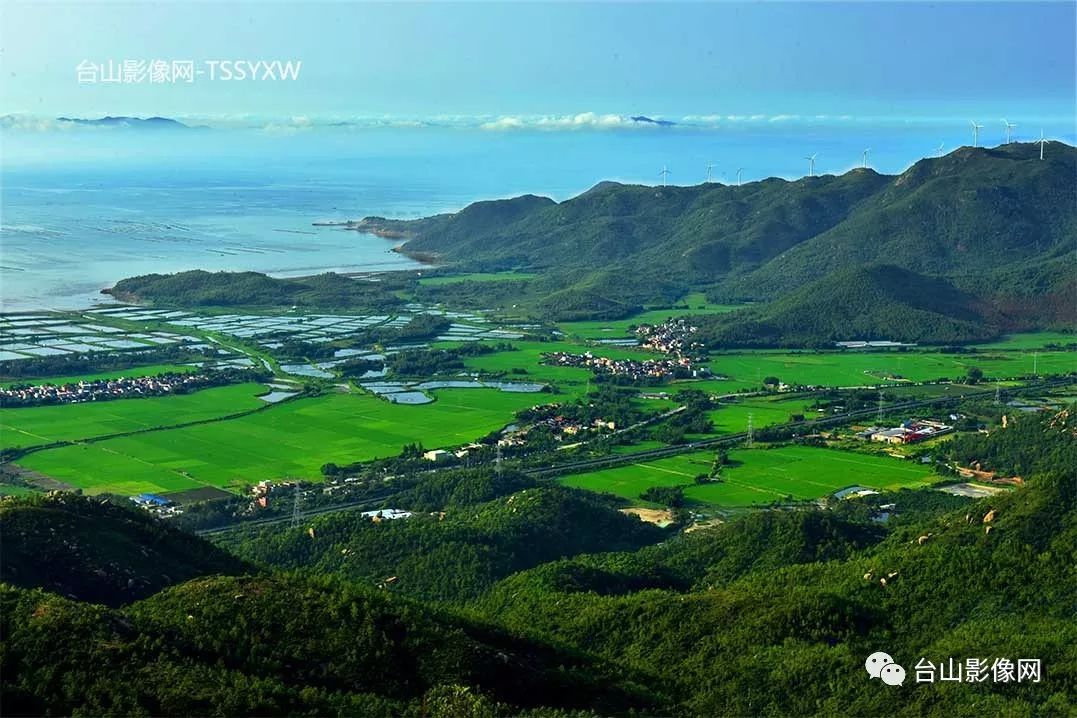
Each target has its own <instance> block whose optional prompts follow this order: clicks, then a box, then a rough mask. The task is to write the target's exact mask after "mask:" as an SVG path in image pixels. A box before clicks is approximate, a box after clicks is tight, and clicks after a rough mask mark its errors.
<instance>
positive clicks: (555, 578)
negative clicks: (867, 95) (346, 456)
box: [0, 411, 1077, 718]
mask: <svg viewBox="0 0 1077 718" xmlns="http://www.w3.org/2000/svg"><path fill="white" fill-rule="evenodd" d="M1075 440H1077V419H1075V418H1074V416H1073V415H1071V414H1070V413H1069V412H1068V411H1060V412H1056V413H1053V414H1041V415H1033V414H1022V415H1021V416H1020V417H1018V418H1017V420H1016V421H1008V422H1007V426H1006V428H996V429H994V430H993V431H991V432H990V433H989V434H987V435H984V436H982V437H979V436H978V437H974V438H971V439H967V440H966V439H960V438H959V439H954V440H953V441H952V442H951V443H949V444H944V445H942V446H940V447H939V449H938V450H939V451H940V452H941V453H942V454H944V455H946V456H948V457H950V458H952V459H958V460H961V461H966V460H968V458H969V457H972V456H975V457H979V459H980V460H981V461H982V462H983V464H984V465H985V466H987V467H990V468H996V469H998V470H1003V471H1009V470H1015V471H1020V472H1023V473H1024V474H1025V476H1024V478H1025V483H1024V485H1023V486H1020V487H1018V488H1016V489H1014V490H1013V491H1010V492H1004V493H1000V494H997V495H993V496H991V497H989V498H985V499H981V500H979V501H972V500H969V499H965V498H961V497H955V496H950V495H947V494H941V493H939V492H937V491H934V490H931V489H918V490H915V491H910V490H903V491H898V492H890V493H887V494H883V495H879V496H870V497H863V498H860V499H848V500H844V501H839V500H834V501H833V502H831V503H830V504H829V505H828V506H827V507H826V508H814V507H813V508H803V509H786V510H773V511H766V512H757V513H752V514H749V515H747V516H742V517H740V518H736V519H733V520H730V521H728V522H727V523H725V524H722V525H719V526H716V527H712V528H705V529H701V530H698V531H694V532H691V533H686V534H672V535H671V534H669V533H668V532H666V531H660V530H658V529H655V528H653V527H648V526H644V525H642V524H640V522H639V521H638V520H637V519H635V518H634V517H628V516H624V515H622V514H620V513H619V512H618V511H616V509H615V505H614V504H611V503H609V502H607V501H606V500H604V499H602V498H594V497H588V496H587V495H584V494H579V493H578V492H575V491H568V490H562V489H557V490H551V489H546V488H534V487H530V488H527V487H523V488H521V484H522V483H525V482H526V480H523V479H521V478H520V477H515V478H513V477H510V481H509V483H510V485H511V486H513V488H512V489H510V490H509V491H508V492H506V493H502V492H500V491H499V490H498V489H497V487H496V486H495V485H493V484H492V483H491V478H496V477H492V476H491V475H490V474H488V473H486V474H481V473H480V474H478V475H476V477H475V479H476V480H475V481H471V480H470V475H469V473H468V471H466V470H459V471H457V472H453V473H452V474H451V475H450V476H449V477H448V478H446V479H445V480H444V481H438V482H435V485H432V486H431V487H430V489H429V490H419V486H415V487H413V488H412V489H409V492H410V493H408V494H407V495H406V496H403V498H402V500H403V501H404V502H405V503H407V504H408V505H409V506H411V507H413V508H416V509H417V510H418V509H419V507H420V506H421V507H423V508H422V510H423V511H425V512H426V513H424V514H423V515H416V516H413V517H411V518H407V519H397V520H395V521H382V522H380V523H376V522H372V521H371V520H369V519H362V518H360V517H359V515H358V514H350V515H349V514H341V515H339V516H337V517H325V518H321V519H318V520H316V521H314V522H313V523H312V524H311V525H310V526H304V527H302V528H300V529H296V530H292V529H284V530H281V531H279V532H278V533H276V534H274V533H273V532H272V531H266V532H255V533H251V534H248V535H240V536H238V537H237V538H234V539H232V540H231V541H229V542H228V543H229V545H231V546H233V547H235V549H236V550H237V551H240V552H242V553H243V554H244V555H246V556H251V557H254V558H256V559H258V561H260V562H262V563H263V566H262V567H261V568H254V567H253V566H251V565H250V564H243V563H242V562H240V561H238V560H236V559H228V560H224V561H223V562H222V561H220V557H221V555H222V553H221V552H220V550H219V549H214V548H213V547H212V546H210V545H209V544H207V543H206V542H205V541H203V540H201V539H196V538H194V537H184V538H182V540H178V539H177V536H176V532H174V531H170V530H167V529H163V528H159V529H153V527H155V526H157V521H156V520H153V519H149V518H146V517H144V516H142V515H140V514H136V512H135V510H134V509H133V508H127V507H125V506H122V507H121V506H110V505H109V504H107V503H102V502H101V501H100V500H88V499H82V498H76V497H70V501H71V502H72V503H71V504H70V505H68V504H67V503H66V502H60V503H57V499H50V500H49V501H46V502H44V503H42V502H40V501H37V502H35V501H31V500H26V499H11V498H9V499H4V500H3V511H2V513H0V519H2V521H3V524H2V530H3V538H4V552H5V558H7V556H9V555H14V556H36V555H41V556H46V557H48V556H53V557H55V556H56V554H57V552H59V551H61V550H62V549H61V548H60V547H67V548H68V549H70V547H71V546H75V547H79V546H82V545H84V544H87V543H88V544H89V546H88V547H86V548H78V550H75V551H73V552H72V556H71V557H70V558H69V559H68V563H67V564H66V567H65V571H66V572H67V574H68V576H69V578H68V580H67V582H66V583H63V584H60V583H57V582H56V580H55V578H54V577H52V576H50V575H48V574H45V573H33V572H30V573H24V574H21V578H20V579H19V584H18V585H19V587H16V586H14V585H12V583H14V582H15V579H14V578H12V577H10V576H9V574H6V573H5V579H6V581H7V582H6V584H5V585H4V586H2V587H0V602H2V603H3V605H2V606H0V631H2V636H3V651H0V676H2V683H0V687H2V696H0V701H2V702H0V709H2V711H3V714H4V715H42V714H75V713H77V714H93V715H105V714H123V715H192V714H197V715H208V714H227V715H252V714H258V715H285V714H287V715H295V714H316V715H372V716H431V717H435V718H448V717H450V716H452V717H456V716H483V717H486V716H489V717H500V718H507V717H508V716H533V717H535V718H539V717H541V716H551V717H552V716H566V715H572V716H585V715H587V716H594V715H602V716H615V715H622V716H628V715H636V716H684V717H686V718H687V717H689V716H738V715H783V716H784V715H798V716H800V715H872V716H875V715H880V716H881V715H887V716H891V715H897V716H910V717H911V716H921V715H937V716H974V715H975V716H979V715H1028V716H1052V717H1054V716H1058V717H1060V718H1061V717H1063V716H1069V715H1072V714H1073V711H1074V710H1075V709H1077V704H1075V702H1074V696H1075V695H1077V624H1075V623H1074V621H1073V617H1074V615H1077V591H1074V586H1077V563H1075V562H1074V561H1073V556H1074V555H1075V550H1077V482H1075V481H1074V476H1073V472H1072V470H1071V466H1072V460H1071V459H1072V457H1071V454H1072V447H1073V446H1074V445H1075ZM880 502H886V503H887V505H888V506H889V504H893V506H890V507H889V508H888V509H887V511H889V512H890V513H891V515H892V516H891V520H890V521H888V522H886V523H879V522H877V521H874V520H872V516H873V515H874V514H875V513H876V511H877V509H878V507H879V506H880ZM45 511H47V512H51V513H45ZM431 511H433V514H430V513H429V512H431ZM442 512H444V516H442ZM53 514H59V515H57V516H54V515H53ZM72 516H74V517H77V519H78V520H77V521H76V520H75V519H74V518H72ZM91 520H92V521H93V522H94V524H93V525H95V526H97V525H100V526H101V527H102V531H100V532H86V531H84V530H83V529H81V528H80V526H82V525H83V523H82V522H84V521H91ZM34 526H39V528H34V529H33V530H28V528H27V527H34ZM308 528H309V529H312V531H308V530H307V529H308ZM98 536H99V537H100V538H98ZM98 544H100V545H98ZM117 546H123V547H129V548H130V549H131V551H134V552H135V553H136V554H137V555H142V556H145V555H146V554H144V553H143V551H142V549H145V550H146V551H150V552H151V553H150V554H149V555H150V556H151V557H152V558H153V560H154V561H157V562H162V563H167V564H168V565H169V566H170V567H171V566H172V565H175V564H177V563H183V562H186V563H185V564H184V565H186V566H188V568H187V569H186V570H187V575H186V576H185V577H183V578H187V577H190V576H199V575H201V574H203V573H208V572H223V573H228V572H230V571H233V570H236V571H238V572H242V573H244V574H245V575H242V576H202V577H195V578H191V579H190V580H187V581H186V582H184V583H179V584H178V585H171V586H168V587H163V588H162V590H159V591H158V592H156V593H154V594H153V595H151V596H148V597H145V598H142V599H141V600H137V601H134V602H133V603H131V602H129V598H130V597H128V596H120V597H119V598H120V599H121V600H117V601H114V602H113V603H114V604H115V605H116V606H117V607H114V608H106V607H104V606H101V605H98V604H95V603H91V602H88V601H87V600H74V599H70V598H65V597H64V596H62V595H58V594H57V593H56V592H57V591H59V592H69V593H72V594H74V595H76V596H79V597H80V598H81V597H86V596H90V595H91V592H90V591H88V590H86V589H84V588H83V587H82V586H83V585H84V584H85V585H87V586H90V587H94V586H96V585H97V583H96V582H97V581H98V580H99V578H100V577H99V576H98V572H97V571H96V570H95V569H96V568H98V566H99V565H100V564H99V563H98V559H97V558H96V557H98V556H101V555H109V556H112V561H113V562H115V563H116V564H118V565H120V566H125V568H124V570H125V572H126V573H125V574H124V575H129V576H131V577H132V578H133V579H134V580H135V581H136V583H137V582H139V581H142V580H144V579H145V578H146V577H152V576H156V575H157V574H158V572H160V571H161V570H162V567H161V566H159V565H151V564H149V563H147V562H146V561H144V560H142V559H138V560H135V561H130V560H129V559H128V563H127V564H124V563H123V561H124V558H123V555H116V554H114V553H113V549H114V547H117ZM155 546H156V547H157V548H156V549H154V547H155ZM179 546H182V547H183V549H184V551H183V554H182V555H177V554H176V553H175V551H174V549H175V548H176V547H179ZM446 546H447V547H449V548H450V549H451V550H448V549H443V548H442V547H446ZM53 547H55V548H53ZM166 547H172V548H168V550H166ZM154 550H156V551H157V553H153V552H154ZM50 552H51V553H50ZM215 561H217V563H214V562H215ZM271 562H276V563H278V564H281V565H286V566H288V567H290V568H294V569H298V570H297V571H288V572H283V571H281V570H280V569H274V568H272V567H269V566H267V565H265V564H269V563H271ZM472 565H473V566H475V567H476V568H475V569H471V568H470V566H472ZM20 573H21V572H20ZM434 575H437V577H436V578H433V577H432V576H434ZM391 576H396V577H397V579H396V580H395V581H389V580H388V579H389V578H390V577H391ZM166 583H168V582H166ZM158 586H164V584H161V583H158ZM379 586H380V587H379ZM405 593H410V594H411V595H412V596H418V595H426V596H430V597H432V598H437V599H439V602H438V603H437V604H436V605H435V604H433V603H422V602H419V601H417V600H415V599H413V598H409V597H407V596H404V595H401V594H405ZM445 599H448V600H445ZM119 604H122V605H119ZM879 650H884V651H886V652H887V653H889V654H890V655H892V656H893V657H894V660H895V661H897V662H898V663H899V664H901V665H903V666H904V667H905V669H906V672H907V679H906V682H905V684H904V685H902V686H900V687H896V686H886V685H882V684H880V682H878V681H872V680H870V679H869V678H868V677H867V675H866V673H865V671H864V659H865V657H867V656H868V655H870V654H871V653H874V652H875V651H879ZM949 658H953V659H954V660H955V661H958V662H962V663H963V662H965V661H966V659H970V658H974V659H984V660H986V661H987V662H988V664H989V665H990V664H991V662H993V661H994V660H995V659H1002V658H1005V659H1009V660H1012V661H1016V660H1017V659H1024V658H1035V659H1039V660H1040V662H1041V666H1042V672H1041V675H1040V680H1038V681H1032V680H1024V681H1017V680H1014V681H1009V682H1002V681H997V680H985V681H973V682H969V681H963V682H958V683H955V682H941V681H939V680H935V681H934V682H930V683H920V682H917V681H916V680H915V678H914V677H915V667H916V666H917V664H918V663H919V662H920V661H921V659H923V660H926V661H930V662H931V663H932V664H934V665H936V666H938V665H940V664H942V663H944V662H945V661H946V660H947V659H949ZM566 710H567V711H570V712H567V713H566V712H564V711H566ZM573 711H577V712H573Z"/></svg>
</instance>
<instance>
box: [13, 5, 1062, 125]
mask: <svg viewBox="0 0 1077 718" xmlns="http://www.w3.org/2000/svg"><path fill="white" fill-rule="evenodd" d="M0 13H2V15H0V49H2V62H3V80H4V81H3V86H2V90H0V92H2V94H0V115H4V114H29V115H37V116H42V117H54V116H60V115H63V116H75V117H98V116H103V115H106V114H111V115H119V114H124V115H140V116H147V115H165V116H173V117H181V118H183V117H187V118H189V117H203V118H212V119H214V120H228V119H234V120H239V121H242V120H243V119H244V118H273V117H283V118H296V117H302V118H329V119H332V118H338V119H339V118H351V117H395V118H431V117H445V116H464V117H484V118H486V120H485V121H491V119H490V118H493V121H497V120H498V119H500V120H501V121H502V122H506V123H509V124H511V123H512V122H513V121H514V118H518V117H529V118H531V120H529V121H534V118H562V119H563V120H564V121H565V122H566V123H567V124H569V125H571V124H572V122H579V123H582V124H585V125H586V124H601V123H602V122H603V120H602V118H603V117H604V116H606V115H610V116H626V115H634V114H645V115H648V116H651V117H667V118H677V119H682V118H685V117H703V118H706V117H711V116H714V115H717V116H724V117H730V116H732V117H741V116H745V117H750V116H758V117H767V118H774V117H785V116H816V115H825V116H835V117H838V116H844V117H849V116H856V117H861V116H863V117H889V118H902V119H915V118H918V117H936V118H937V117H946V116H955V117H967V116H969V114H970V113H976V112H983V113H989V114H987V115H986V116H988V117H991V118H996V117H998V116H1000V115H1002V116H1012V117H1014V118H1016V119H1018V120H1020V119H1024V118H1037V117H1053V118H1055V119H1056V120H1057V119H1058V118H1063V120H1065V119H1066V118H1073V117H1074V116H1075V108H1074V104H1075V89H1074V88H1075V86H1077V78H1075V71H1074V68H1075V65H1077V63H1075V47H1077V36H1075V33H1077V3H1074V2H1072V1H1069V2H1055V3H1002V2H942V3H926V2H916V3H882V2H868V1H864V2H855V3H821V2H799V3H795V4H785V3H776V2H775V3H772V2H755V3H732V2H714V3H691V4H682V3H673V2H635V3H611V2H603V3H593V4H576V3H513V4H501V3H489V2H484V3H466V4H459V3H441V2H438V3H414V2H412V3H407V2H405V3H392V4H382V3H345V2H279V1H277V2H261V3H243V2H224V3H220V2H214V3H209V2H156V3H138V4H129V3H121V2H93V1H83V2H77V3H63V2H48V1H44V2H42V1H36V2H22V1H20V0H5V2H3V3H0ZM109 60H112V61H113V62H115V63H116V64H117V65H119V64H120V63H122V62H123V61H124V60H145V61H147V62H148V61H151V60H165V61H169V62H171V61H185V60H191V61H193V62H194V63H195V66H196V67H198V68H200V69H203V71H204V70H205V68H206V65H205V63H206V61H211V60H253V61H257V60H262V61H272V60H291V61H301V62H302V66H301V69H300V71H299V77H298V79H296V80H287V81H281V80H277V81H271V80H257V81H250V80H247V81H243V82H237V81H223V80H220V79H216V80H210V79H208V78H207V77H206V75H205V74H203V75H200V76H199V77H197V78H196V80H195V81H194V82H192V83H176V84H168V83H150V82H148V81H147V80H142V81H140V82H131V83H127V84H122V83H121V84H111V85H105V84H102V83H94V84H90V83H82V84H80V83H79V82H78V76H77V72H76V68H77V66H78V65H79V64H80V63H82V62H84V61H88V62H90V63H93V64H100V63H105V62H107V61H109ZM581 113H594V114H591V115H582V117H583V119H582V120H580V119H573V118H578V117H580V116H581ZM1007 113H1008V114H1007ZM564 118H568V119H564ZM992 121H994V120H992Z"/></svg>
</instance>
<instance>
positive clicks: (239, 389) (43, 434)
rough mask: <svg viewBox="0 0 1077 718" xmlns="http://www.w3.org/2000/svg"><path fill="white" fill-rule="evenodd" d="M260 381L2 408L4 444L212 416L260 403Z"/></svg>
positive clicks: (81, 436)
mask: <svg viewBox="0 0 1077 718" xmlns="http://www.w3.org/2000/svg"><path fill="white" fill-rule="evenodd" d="M264 391H265V387H263V386H262V385H261V384H255V383H247V384H232V385H230V386H220V387H212V388H209V389H202V390H201V391H196V392H194V393H191V394H179V395H176V396H155V397H148V398H143V399H116V400H114V401H101V402H89V403H85V404H54V405H50V406H32V407H23V408H17V409H0V447H2V448H5V449H7V448H12V447H21V448H26V447H31V446H41V445H42V444H51V443H53V442H55V441H75V440H82V439H89V438H93V437H97V436H107V435H109V434H117V433H121V432H125V431H135V430H137V429H146V428H150V427H154V426H169V425H173V424H180V423H185V422H188V421H199V420H202V419H212V418H214V417H218V416H225V415H228V414H234V413H235V412H238V411H243V410H245V409H253V408H255V407H258V406H262V404H263V402H262V401H261V400H260V399H258V398H257V395H258V394H261V393H263V392H264Z"/></svg>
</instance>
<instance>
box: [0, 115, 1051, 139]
mask: <svg viewBox="0 0 1077 718" xmlns="http://www.w3.org/2000/svg"><path fill="white" fill-rule="evenodd" d="M980 116H981V117H986V115H985V114H984V113H980ZM1011 116H1012V117H1013V118H1014V119H1015V120H1016V121H1017V122H1018V123H1019V124H1024V125H1026V126H1031V125H1033V124H1036V125H1037V126H1039V125H1041V124H1048V125H1050V124H1057V123H1060V122H1063V123H1065V122H1069V121H1070V120H1071V119H1072V118H1068V117H1058V116H1045V115H1037V116H1021V115H1011ZM148 117H149V115H148V114H138V113H131V114H130V115H119V114H116V115H113V116H112V117H101V118H92V117H88V118H64V117H45V116H41V115H35V114H31V113H13V114H8V115H3V116H0V130H3V131H21V132H35V133H36V132H52V131H70V130H75V129H79V130H86V129H92V130H108V131H116V130H129V129H139V128H140V125H142V124H145V123H143V122H141V121H140V118H142V119H145V118H148ZM116 119H130V120H131V121H130V122H115V120H116ZM154 119H162V118H154ZM167 119H171V120H175V121H177V122H178V123H181V125H184V126H186V127H188V128H195V127H197V128H199V129H207V128H209V129H222V130H224V129H247V130H255V131H260V132H264V133H265V134H268V135H292V134H297V133H302V132H308V131H311V130H316V129H322V128H336V129H343V130H371V129H408V128H415V129H423V128H444V129H454V128H455V129H463V130H480V131H483V132H494V133H504V132H520V131H537V132H586V131H598V132H602V131H622V130H630V131H646V132H671V131H673V132H675V131H677V130H695V131H707V130H714V131H719V130H722V129H733V128H750V127H759V128H765V127H774V126H790V125H801V126H816V127H831V126H855V125H860V126H870V125H888V126H911V125H940V126H943V125H954V124H957V125H967V124H968V121H969V118H968V117H964V116H949V115H948V116H902V115H852V114H842V113H834V114H797V113H780V114H764V113H730V114H721V113H700V114H685V115H663V114H641V115H629V114H619V113H609V112H605V113H603V112H590V111H589V112H579V113H576V114H505V115H486V114H479V115H431V116H395V115H339V114H338V115H325V116H311V115H295V116H291V117H264V116H258V115H250V114H240V115H177V116H173V117H171V118H167ZM106 120H108V121H106ZM176 129H183V127H180V126H177V127H176Z"/></svg>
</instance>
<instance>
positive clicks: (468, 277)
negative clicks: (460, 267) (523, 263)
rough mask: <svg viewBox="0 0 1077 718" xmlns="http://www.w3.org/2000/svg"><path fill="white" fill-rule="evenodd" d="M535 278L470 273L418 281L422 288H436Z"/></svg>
mask: <svg viewBox="0 0 1077 718" xmlns="http://www.w3.org/2000/svg"><path fill="white" fill-rule="evenodd" d="M537 276H538V275H537V274H535V273H533V272H471V273H468V274H452V275H448V276H444V277H425V278H423V279H420V280H419V284H420V285H421V286H424V287H437V286H441V285H443V284H456V283H457V282H503V281H505V280H507V279H533V278H534V277H537Z"/></svg>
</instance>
